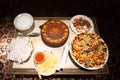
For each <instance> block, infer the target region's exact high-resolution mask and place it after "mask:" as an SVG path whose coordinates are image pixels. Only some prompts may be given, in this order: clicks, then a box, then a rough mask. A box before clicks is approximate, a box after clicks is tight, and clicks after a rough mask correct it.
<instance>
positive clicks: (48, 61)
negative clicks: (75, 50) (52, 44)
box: [35, 51, 59, 76]
mask: <svg viewBox="0 0 120 80" xmlns="http://www.w3.org/2000/svg"><path fill="white" fill-rule="evenodd" d="M40 52H41V51H40ZM43 54H44V57H45V60H44V61H43V62H42V63H39V64H36V66H35V69H36V70H37V71H38V72H40V74H41V75H43V76H50V75H52V74H54V73H55V71H56V69H57V66H58V63H59V59H58V57H57V56H56V55H54V54H53V53H52V52H51V51H43Z"/></svg>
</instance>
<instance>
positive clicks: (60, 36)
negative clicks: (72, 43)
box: [41, 20, 69, 47]
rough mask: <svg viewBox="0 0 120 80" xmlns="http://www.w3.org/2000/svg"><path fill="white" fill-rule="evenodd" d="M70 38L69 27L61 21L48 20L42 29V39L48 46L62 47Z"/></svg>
mask: <svg viewBox="0 0 120 80" xmlns="http://www.w3.org/2000/svg"><path fill="white" fill-rule="evenodd" d="M68 36H69V29H68V26H67V25H66V24H65V23H64V22H62V21H60V20H48V21H47V22H46V23H45V24H43V26H42V27H41V38H42V40H43V42H44V43H45V44H46V45H48V46H51V47H60V46H62V45H63V44H64V43H65V42H66V40H67V39H68Z"/></svg>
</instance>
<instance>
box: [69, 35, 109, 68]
mask: <svg viewBox="0 0 120 80" xmlns="http://www.w3.org/2000/svg"><path fill="white" fill-rule="evenodd" d="M77 35H78V34H77ZM74 39H75V37H74V38H73V39H72V41H71V44H70V56H71V58H72V59H73V61H74V62H75V63H77V65H78V66H80V67H82V68H84V69H87V70H97V69H100V68H103V67H104V65H105V64H106V63H107V61H108V57H109V51H108V48H107V53H106V54H107V56H106V59H105V61H104V63H103V64H102V65H99V66H97V67H85V65H84V64H81V63H79V62H78V61H77V60H76V58H75V57H74V56H73V54H72V42H73V40H74ZM102 42H104V40H103V39H102ZM104 43H105V42H104ZM105 45H106V43H105Z"/></svg>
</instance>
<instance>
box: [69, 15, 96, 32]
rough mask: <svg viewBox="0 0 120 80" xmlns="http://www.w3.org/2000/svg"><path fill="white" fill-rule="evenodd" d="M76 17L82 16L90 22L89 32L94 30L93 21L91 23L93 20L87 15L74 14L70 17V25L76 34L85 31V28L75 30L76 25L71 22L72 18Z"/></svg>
mask: <svg viewBox="0 0 120 80" xmlns="http://www.w3.org/2000/svg"><path fill="white" fill-rule="evenodd" d="M76 18H82V19H84V20H87V21H88V22H89V23H90V25H91V28H90V30H89V32H94V23H93V21H92V20H91V19H90V18H89V17H87V16H85V15H76V16H74V17H72V18H71V20H70V27H71V29H72V30H73V31H74V32H75V33H76V34H80V33H84V32H86V31H85V30H80V31H77V30H76V27H75V26H74V24H73V22H74V19H76Z"/></svg>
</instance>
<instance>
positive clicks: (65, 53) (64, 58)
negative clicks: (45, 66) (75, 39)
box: [57, 44, 70, 71]
mask: <svg viewBox="0 0 120 80" xmlns="http://www.w3.org/2000/svg"><path fill="white" fill-rule="evenodd" d="M69 48H70V44H66V45H65V48H64V51H63V54H62V57H61V60H60V62H59V65H58V68H57V71H60V70H62V69H64V67H65V64H66V61H67V57H68V51H69Z"/></svg>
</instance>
